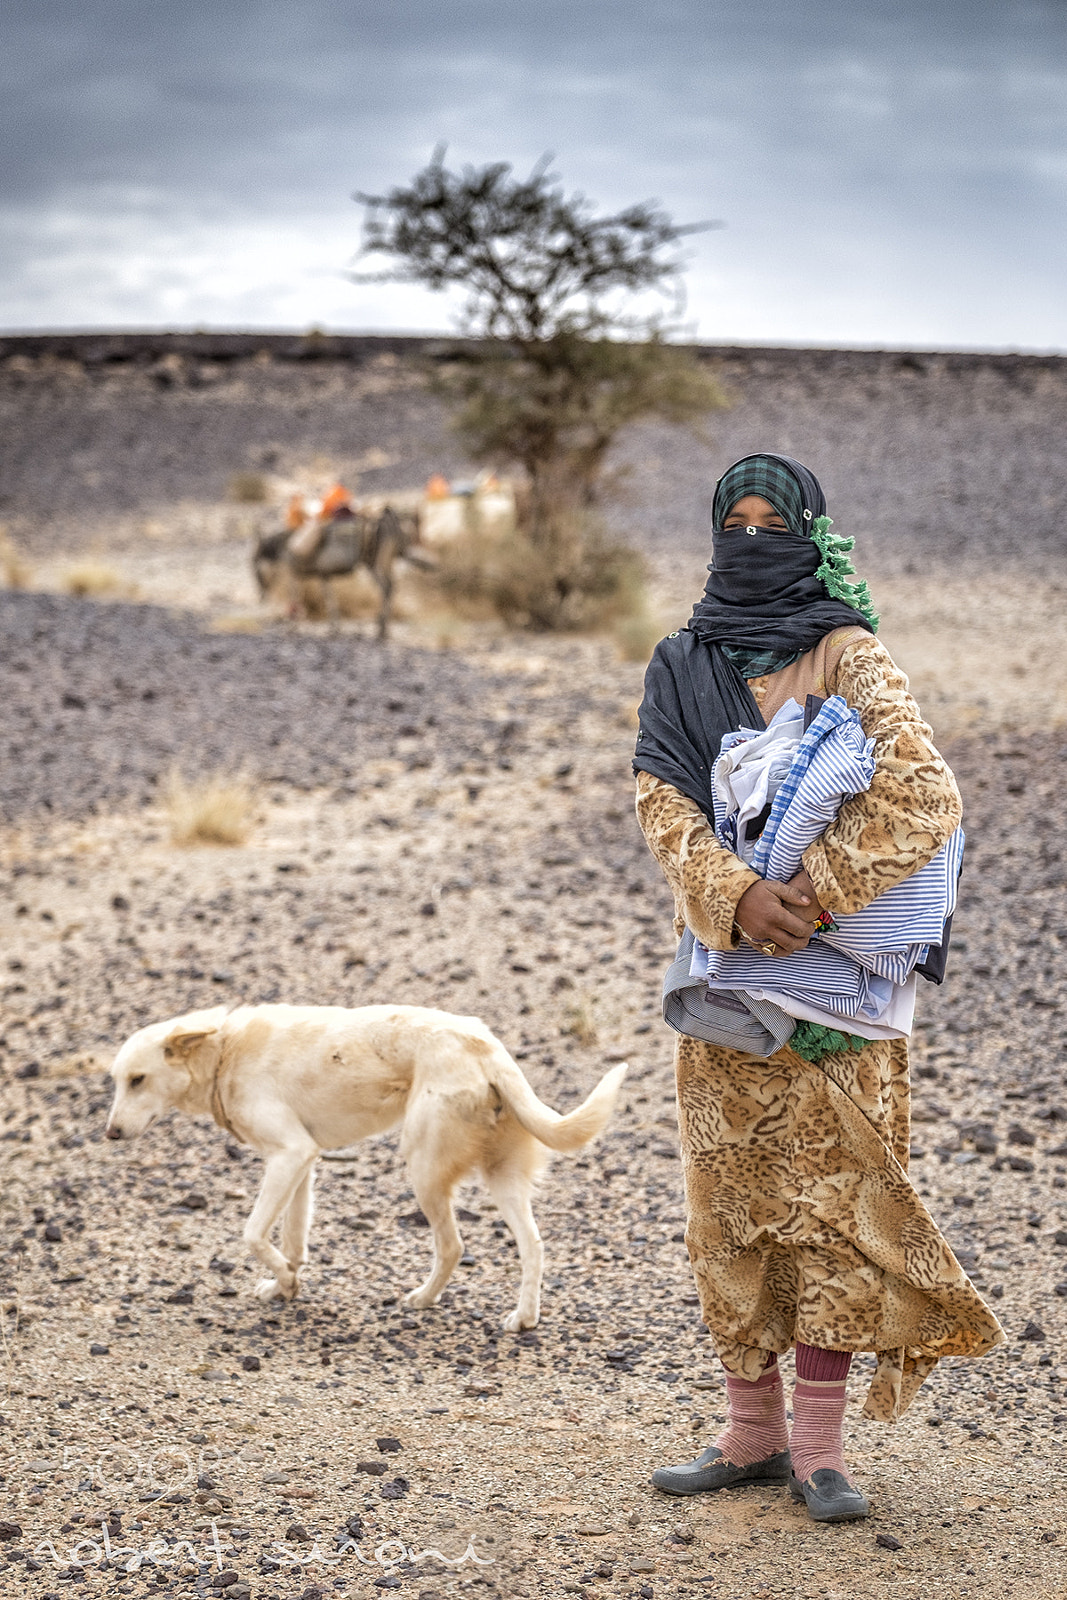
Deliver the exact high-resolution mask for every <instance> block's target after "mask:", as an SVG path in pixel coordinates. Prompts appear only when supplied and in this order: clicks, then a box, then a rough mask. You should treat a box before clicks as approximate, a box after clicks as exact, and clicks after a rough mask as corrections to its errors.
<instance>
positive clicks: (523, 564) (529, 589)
mask: <svg viewBox="0 0 1067 1600" xmlns="http://www.w3.org/2000/svg"><path fill="white" fill-rule="evenodd" d="M437 583H438V585H439V587H440V589H441V591H442V593H443V594H444V595H445V596H446V597H447V598H448V599H449V600H450V601H451V602H452V603H453V604H454V605H456V606H458V607H462V608H464V609H467V610H468V611H470V612H473V614H474V615H478V614H479V612H481V614H483V615H484V613H485V611H486V610H487V609H488V611H489V612H490V613H492V614H495V615H496V616H498V617H500V619H501V620H502V621H503V622H505V623H507V624H508V626H509V627H513V628H530V629H533V630H534V631H537V632H558V631H575V630H584V631H597V630H599V629H602V628H607V627H611V626H612V625H613V624H614V623H616V622H618V621H619V620H620V619H622V618H625V617H629V616H633V615H636V614H641V613H646V612H647V609H648V607H647V600H646V597H645V564H644V560H643V558H642V557H641V556H640V555H639V554H638V552H637V551H636V550H631V549H629V547H628V546H626V545H621V544H612V543H610V542H609V541H608V540H607V539H606V538H605V537H604V535H603V533H602V532H601V530H600V529H599V528H598V527H597V525H596V524H595V523H592V522H590V521H589V520H583V522H582V523H581V524H579V525H578V526H577V527H576V528H575V529H574V530H572V532H571V534H570V537H568V538H567V539H565V540H560V541H559V542H558V543H557V544H556V545H555V546H554V547H552V548H548V547H546V546H544V545H540V544H535V543H534V542H533V541H532V540H531V539H529V538H528V537H527V535H526V534H525V533H523V532H521V531H517V532H514V533H509V534H507V535H505V536H504V537H496V538H487V537H485V536H483V535H479V534H474V533H472V534H470V535H468V536H467V537H465V538H463V539H457V540H456V541H455V542H454V543H453V544H452V545H450V546H448V547H447V548H445V549H444V550H442V552H441V557H440V565H439V567H438V570H437Z"/></svg>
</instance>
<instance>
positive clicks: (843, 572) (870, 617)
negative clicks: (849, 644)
mask: <svg viewBox="0 0 1067 1600" xmlns="http://www.w3.org/2000/svg"><path fill="white" fill-rule="evenodd" d="M832 525H833V524H832V519H831V518H830V517H816V518H815V520H814V522H813V523H812V525H811V539H812V543H813V544H814V545H815V546H816V547H817V548H818V550H819V553H820V555H821V556H822V565H821V566H819V567H818V568H817V569H816V572H815V576H816V577H817V578H818V580H819V582H820V583H821V584H822V585H823V586H824V588H825V589H826V592H827V594H828V595H829V596H830V598H831V600H843V601H844V602H845V605H846V606H851V607H852V609H853V611H858V612H859V613H860V615H861V616H864V617H866V618H867V621H868V622H869V623H870V625H871V627H872V628H873V629H874V630H875V632H877V630H878V613H877V611H876V610H875V609H874V602H873V601H872V600H871V591H870V589H869V588H868V587H867V582H866V579H862V578H861V579H856V569H855V567H854V566H853V565H852V562H851V561H850V560H849V559H848V553H849V551H850V550H851V549H853V547H854V546H855V543H856V541H855V539H843V538H842V537H841V535H840V534H837V533H831V532H830V528H831V527H832ZM853 579H856V581H855V582H853V581H851V580H853Z"/></svg>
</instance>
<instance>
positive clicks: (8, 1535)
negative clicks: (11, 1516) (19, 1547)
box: [0, 1522, 22, 1540]
mask: <svg viewBox="0 0 1067 1600" xmlns="http://www.w3.org/2000/svg"><path fill="white" fill-rule="evenodd" d="M21 1538H22V1529H21V1528H20V1527H19V1525H18V1523H17V1522H0V1539H3V1540H7V1539H21Z"/></svg>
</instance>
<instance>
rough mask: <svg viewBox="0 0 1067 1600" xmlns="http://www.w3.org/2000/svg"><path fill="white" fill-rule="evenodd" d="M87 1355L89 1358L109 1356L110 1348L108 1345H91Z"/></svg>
mask: <svg viewBox="0 0 1067 1600" xmlns="http://www.w3.org/2000/svg"><path fill="white" fill-rule="evenodd" d="M89 1354H90V1355H91V1356H109V1355H110V1354H111V1346H110V1345H109V1344H91V1345H90V1346H89Z"/></svg>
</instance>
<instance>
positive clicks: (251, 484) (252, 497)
mask: <svg viewBox="0 0 1067 1600" xmlns="http://www.w3.org/2000/svg"><path fill="white" fill-rule="evenodd" d="M226 492H227V495H228V496H229V498H230V499H231V500H235V501H236V502H237V504H238V505H239V506H261V505H264V504H265V503H266V501H267V500H268V499H269V498H270V494H269V491H268V488H267V480H266V478H264V476H263V474H262V473H261V472H235V473H234V475H233V477H232V478H231V479H230V482H229V485H228V487H227V491H226Z"/></svg>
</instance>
